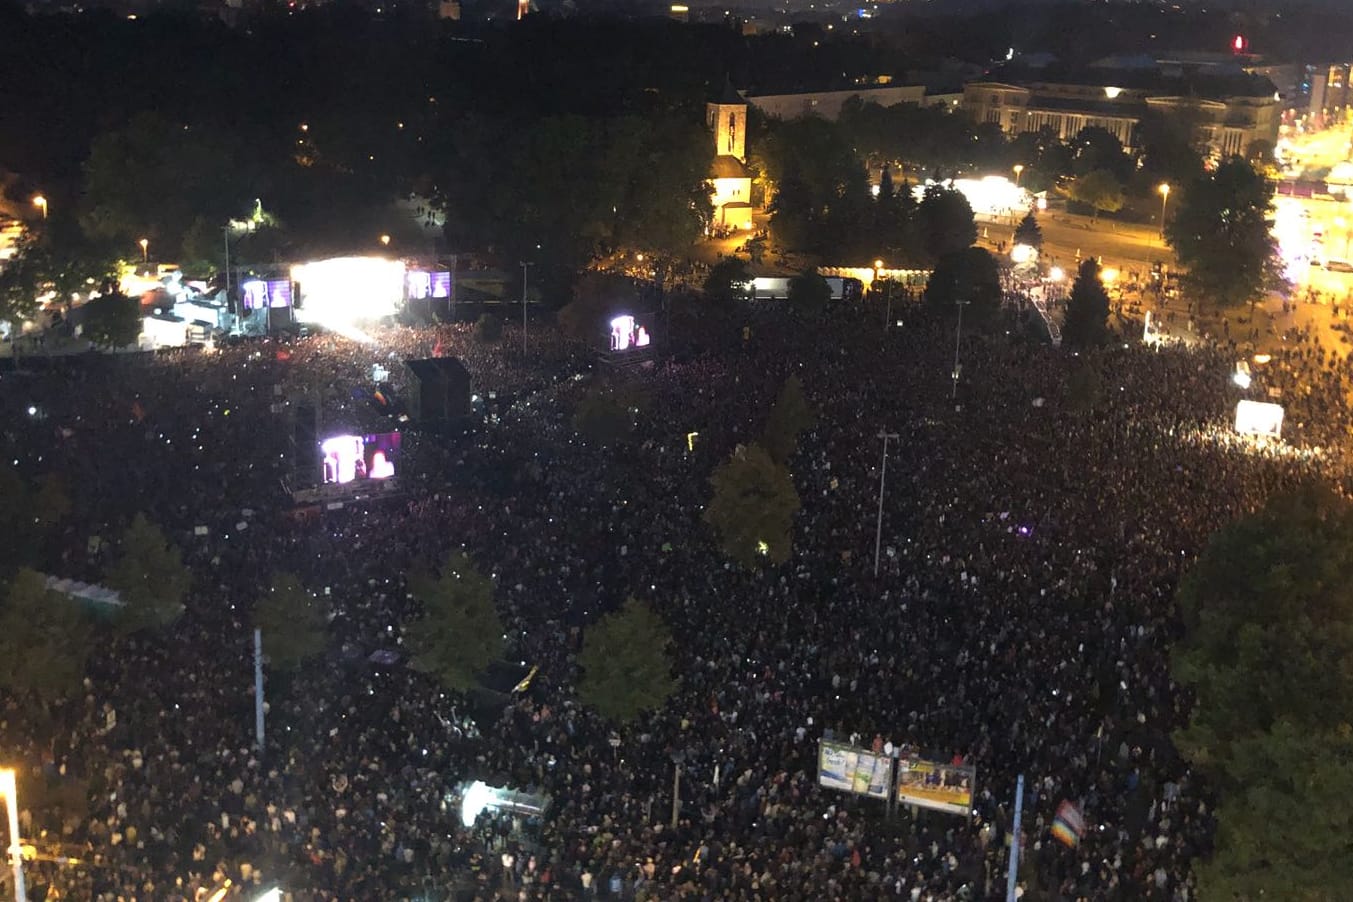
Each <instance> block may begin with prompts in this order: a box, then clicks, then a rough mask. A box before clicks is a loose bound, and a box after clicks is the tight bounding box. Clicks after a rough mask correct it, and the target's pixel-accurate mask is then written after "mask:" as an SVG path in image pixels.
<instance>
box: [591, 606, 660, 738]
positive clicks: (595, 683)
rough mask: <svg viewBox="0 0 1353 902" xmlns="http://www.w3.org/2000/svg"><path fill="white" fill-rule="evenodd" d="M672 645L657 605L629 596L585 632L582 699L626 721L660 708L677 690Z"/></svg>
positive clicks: (604, 712)
mask: <svg viewBox="0 0 1353 902" xmlns="http://www.w3.org/2000/svg"><path fill="white" fill-rule="evenodd" d="M671 644H672V634H671V630H670V629H668V627H667V624H666V622H664V621H663V619H662V617H660V616H658V613H657V612H656V611H654V610H653V608H652V606H651V605H649V604H647V603H645V602H642V601H636V600H635V599H633V598H631V599H629V600H628V601H626V602H625V605H624V607H622V608H621V609H620V610H619V611H615V612H613V613H610V614H607V615H606V616H605V617H603V618H601V620H599V621H598V622H597V623H595V624H593V625H592V626H590V627H588V628H587V630H586V632H585V633H584V635H583V648H582V652H581V653H580V654H579V655H578V664H579V665H580V666H581V667H582V678H581V680H580V681H579V683H578V697H579V698H580V699H582V701H583V703H584V704H587V705H591V706H592V707H594V708H596V709H597V711H598V712H600V713H601V715H602V716H603V717H606V718H608V719H611V720H616V721H620V722H625V721H629V720H633V719H634V718H635V717H636V716H638V715H639V714H640V713H642V712H644V711H651V710H653V709H655V708H658V707H660V706H661V705H662V703H663V702H664V701H666V700H667V697H668V696H670V695H671V694H672V690H673V689H675V688H676V680H675V679H674V678H673V676H672V653H671V648H670V646H671Z"/></svg>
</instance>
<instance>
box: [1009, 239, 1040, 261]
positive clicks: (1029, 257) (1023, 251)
mask: <svg viewBox="0 0 1353 902" xmlns="http://www.w3.org/2000/svg"><path fill="white" fill-rule="evenodd" d="M1037 259H1038V248H1036V247H1034V246H1033V245H1031V244H1017V245H1015V246H1014V247H1012V248H1010V262H1011V263H1014V264H1016V265H1023V264H1025V263H1032V262H1034V261H1035V260H1037Z"/></svg>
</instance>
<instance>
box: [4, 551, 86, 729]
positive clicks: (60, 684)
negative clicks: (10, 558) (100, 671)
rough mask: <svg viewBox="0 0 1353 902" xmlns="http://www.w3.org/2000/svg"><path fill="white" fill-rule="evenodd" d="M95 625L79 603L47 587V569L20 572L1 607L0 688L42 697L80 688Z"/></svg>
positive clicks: (44, 699) (61, 696)
mask: <svg viewBox="0 0 1353 902" xmlns="http://www.w3.org/2000/svg"><path fill="white" fill-rule="evenodd" d="M92 648H93V628H92V626H91V625H90V622H89V618H88V617H87V616H86V613H85V611H83V610H82V609H81V608H80V606H79V603H77V602H76V601H74V600H72V599H70V598H65V597H63V596H61V595H59V594H57V593H55V592H50V591H48V589H47V584H46V581H45V579H44V577H43V576H42V574H40V573H37V572H35V571H33V570H28V569H23V570H20V571H19V572H18V573H17V574H15V576H14V579H13V580H11V581H10V583H9V587H8V590H7V591H6V593H5V596H4V601H3V606H2V607H0V687H3V688H4V689H6V690H8V691H10V692H12V693H14V694H16V695H19V696H30V697H32V698H35V699H37V700H38V701H40V702H44V703H45V702H54V701H61V700H63V699H65V698H68V697H69V696H71V695H73V694H75V693H77V692H79V691H80V685H81V681H82V680H83V679H84V676H85V661H86V659H87V658H88V657H89V653H90V651H91V650H92Z"/></svg>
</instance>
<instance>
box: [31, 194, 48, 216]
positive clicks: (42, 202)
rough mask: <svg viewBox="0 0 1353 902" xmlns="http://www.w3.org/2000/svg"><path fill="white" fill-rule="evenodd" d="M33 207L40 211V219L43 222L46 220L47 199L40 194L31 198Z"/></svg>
mask: <svg viewBox="0 0 1353 902" xmlns="http://www.w3.org/2000/svg"><path fill="white" fill-rule="evenodd" d="M33 206H35V207H37V208H38V209H39V210H41V211H42V218H43V219H44V220H45V219H46V218H47V198H45V197H43V196H42V195H41V194H39V195H37V196H36V197H34V198H33Z"/></svg>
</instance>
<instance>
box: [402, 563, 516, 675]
mask: <svg viewBox="0 0 1353 902" xmlns="http://www.w3.org/2000/svg"><path fill="white" fill-rule="evenodd" d="M410 588H411V590H412V592H413V596H414V597H415V598H417V599H418V600H419V601H421V602H422V603H423V616H422V617H420V618H418V619H417V620H414V621H412V622H410V623H407V624H405V626H404V639H405V642H406V643H407V644H408V646H409V649H410V650H411V651H412V652H413V661H412V663H413V666H414V668H415V669H417V670H421V671H422V672H424V673H427V674H430V675H432V676H434V677H436V678H437V680H438V681H439V682H440V683H441V684H442V685H443V686H445V687H447V688H448V689H455V690H459V691H461V692H464V691H467V690H469V689H470V688H471V687H473V686H474V684H475V681H476V679H477V678H478V676H479V675H480V674H481V673H483V672H484V670H485V669H486V668H487V667H488V666H489V664H490V663H492V662H493V661H496V660H497V659H498V658H500V657H502V654H503V622H502V619H501V618H500V617H499V616H498V609H497V608H496V607H495V606H494V603H493V580H491V579H489V578H488V577H487V576H485V575H483V574H482V573H480V572H479V571H478V570H477V569H475V566H474V562H473V561H471V560H470V558H469V556H468V555H466V554H465V553H463V552H460V551H457V552H453V553H452V554H451V556H450V557H449V558H447V560H446V563H444V564H443V565H442V568H441V575H440V576H433V575H431V574H426V573H424V574H419V575H417V576H415V577H413V578H412V579H411V580H410Z"/></svg>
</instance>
